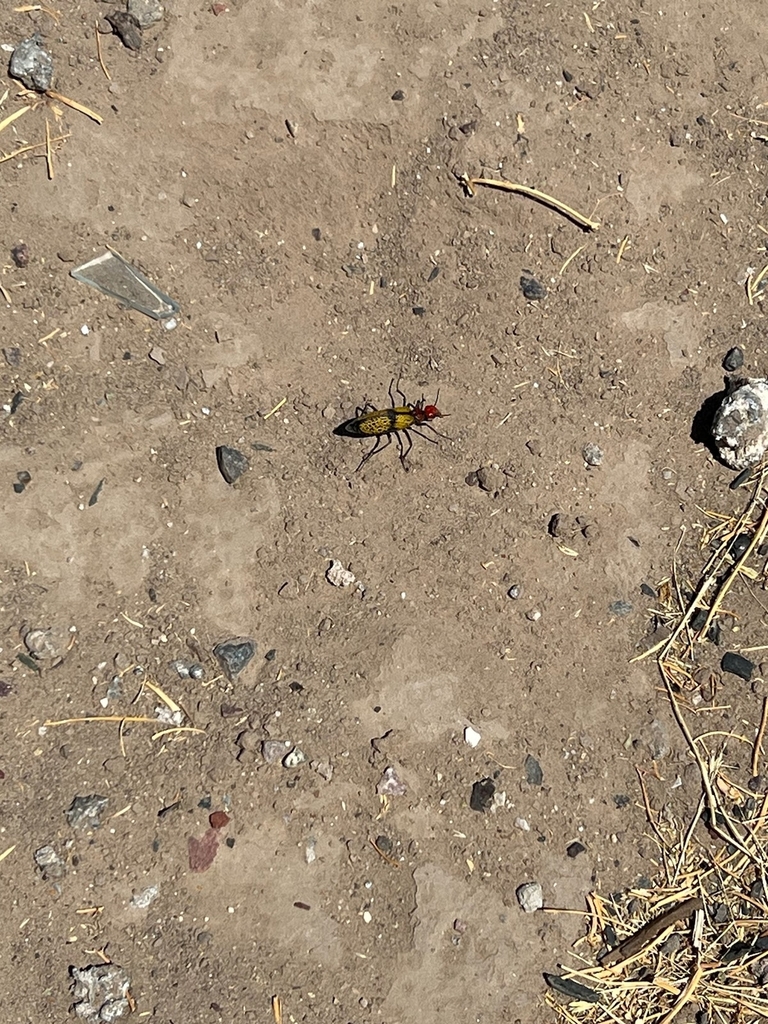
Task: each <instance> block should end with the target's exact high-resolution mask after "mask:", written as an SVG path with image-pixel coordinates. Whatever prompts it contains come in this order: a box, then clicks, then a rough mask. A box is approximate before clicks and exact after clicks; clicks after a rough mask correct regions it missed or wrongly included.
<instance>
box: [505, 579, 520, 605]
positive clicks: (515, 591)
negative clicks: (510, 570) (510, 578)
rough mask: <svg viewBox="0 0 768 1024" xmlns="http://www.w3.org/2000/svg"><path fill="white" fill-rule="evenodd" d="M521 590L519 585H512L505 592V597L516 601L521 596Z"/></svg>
mask: <svg viewBox="0 0 768 1024" xmlns="http://www.w3.org/2000/svg"><path fill="white" fill-rule="evenodd" d="M522 593H523V588H522V586H521V585H520V584H519V583H515V584H513V585H512V586H511V587H510V588H509V590H508V591H507V597H511V598H512V600H513V601H516V600H517V599H518V598H519V597H521V596H522Z"/></svg>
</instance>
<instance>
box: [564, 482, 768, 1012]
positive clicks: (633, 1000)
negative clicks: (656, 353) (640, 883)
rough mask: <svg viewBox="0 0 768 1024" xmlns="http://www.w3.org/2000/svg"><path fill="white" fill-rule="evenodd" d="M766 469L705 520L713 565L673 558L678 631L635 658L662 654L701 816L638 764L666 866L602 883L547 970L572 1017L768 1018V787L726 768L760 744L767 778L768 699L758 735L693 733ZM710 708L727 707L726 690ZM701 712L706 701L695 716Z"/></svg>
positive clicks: (767, 502)
mask: <svg viewBox="0 0 768 1024" xmlns="http://www.w3.org/2000/svg"><path fill="white" fill-rule="evenodd" d="M755 476H756V480H755V483H754V488H753V491H752V494H751V496H750V498H749V500H748V501H747V503H746V507H745V508H744V510H743V511H742V512H741V513H740V514H739V515H735V516H729V515H723V514H716V513H706V515H707V516H708V518H709V520H710V523H711V524H713V525H710V526H709V527H708V528H707V529H706V530H705V531H704V533H703V537H702V547H706V548H708V549H709V550H710V551H711V552H712V553H711V555H710V557H709V558H708V560H707V562H706V564H705V566H704V568H703V570H702V572H701V576H700V578H699V580H698V582H697V583H696V584H695V585H694V586H690V587H689V586H688V585H687V583H686V584H685V585H684V584H683V582H682V581H681V579H680V573H679V570H678V567H677V565H676V564H675V565H674V566H673V571H672V576H671V577H670V579H669V580H667V581H665V585H664V586H663V587H662V588H661V592H660V605H661V607H660V609H659V611H658V614H657V617H658V618H659V619H660V620H662V622H663V624H664V625H665V627H666V628H667V629H668V630H669V632H668V633H667V635H666V639H664V640H663V641H661V642H660V643H658V644H655V645H653V646H651V647H650V648H649V649H648V650H646V651H645V652H644V653H643V654H641V655H639V656H638V659H636V660H639V659H643V658H648V657H651V656H654V657H655V659H656V662H657V665H658V668H659V672H660V675H661V679H662V682H663V684H664V690H665V692H666V694H667V698H668V700H669V704H670V708H671V711H672V714H673V716H674V718H675V721H676V722H677V725H678V726H679V728H680V730H681V732H682V734H683V736H684V738H685V741H686V743H687V745H688V748H689V751H690V754H691V757H692V759H693V761H694V762H695V764H696V766H697V768H698V771H699V775H700V779H701V795H700V799H699V801H698V804H697V806H696V807H695V808H694V809H693V811H692V813H691V815H690V817H689V819H688V820H687V821H681V820H678V819H677V818H676V817H675V816H673V815H672V813H671V812H670V810H669V809H668V808H664V809H662V810H654V809H653V807H652V806H651V802H650V799H649V796H648V791H647V788H646V786H645V781H644V778H643V774H642V773H640V772H639V771H638V775H639V778H640V783H641V791H642V794H643V801H644V804H645V809H646V814H647V817H648V822H649V825H650V829H651V831H650V837H651V839H652V840H653V842H654V843H655V844H656V847H657V850H658V861H659V863H660V865H661V866H662V870H663V877H662V879H661V880H660V881H659V883H658V884H656V885H653V886H651V885H649V886H648V887H647V888H635V889H629V890H628V891H626V892H624V893H622V894H614V895H612V896H610V897H609V896H605V895H601V894H599V893H591V894H590V896H589V898H588V901H587V902H588V908H589V910H588V914H587V921H588V931H587V934H586V935H585V936H584V937H582V938H581V939H579V940H578V941H577V943H576V944H575V946H574V949H573V951H572V956H573V959H574V961H575V963H574V964H569V965H568V966H564V967H563V968H562V969H561V972H560V974H558V975H555V976H552V975H547V976H546V978H547V982H548V984H549V986H550V988H551V989H552V992H551V993H550V994H549V995H548V997H547V1001H548V1002H549V1003H550V1005H551V1006H552V1007H553V1009H554V1011H555V1014H556V1016H557V1018H558V1019H559V1020H560V1021H567V1022H568V1024H617V1022H621V1024H625V1022H626V1024H628V1022H633V1024H672V1022H673V1021H677V1022H678V1024H682V1022H686V1024H688V1022H690V1021H693V1020H707V1021H708V1022H709V1024H758V1022H761V1024H762V1022H764V1021H765V1020H768V834H767V832H766V823H768V792H758V793H756V794H755V793H753V792H752V791H751V789H750V788H749V787H748V786H746V785H741V784H740V783H739V782H738V780H736V779H734V778H733V777H732V775H733V773H734V772H735V769H733V768H732V767H730V768H729V767H727V764H728V758H727V750H728V747H729V746H730V747H733V746H734V745H736V744H739V745H740V744H748V745H750V746H751V751H750V753H751V759H750V769H751V772H752V776H753V780H755V782H757V785H756V786H755V788H757V789H758V790H761V789H763V788H764V787H763V786H762V785H761V784H760V783H759V780H757V779H756V777H757V775H758V770H759V767H760V763H761V759H762V758H763V757H764V753H765V752H764V751H763V742H764V736H765V731H766V724H767V722H768V701H764V702H763V708H762V715H761V719H760V722H759V724H757V725H756V726H755V735H754V740H750V739H748V738H747V737H746V736H742V735H738V734H736V733H733V732H730V733H724V732H723V731H722V730H718V729H709V728H708V726H707V725H706V724H705V726H704V730H703V731H701V732H699V733H697V734H696V735H694V731H695V730H693V729H692V728H691V726H690V725H689V722H688V718H689V717H691V715H690V711H691V710H692V705H691V704H690V703H689V702H688V694H690V693H691V691H692V690H693V689H694V688H695V686H696V683H695V682H694V680H693V678H692V673H693V670H694V665H695V658H694V654H695V652H696V648H697V647H698V645H700V644H702V643H704V642H705V640H706V637H707V634H708V633H709V632H710V629H711V628H712V627H713V625H716V619H717V616H718V614H719V613H722V612H724V611H725V610H726V606H725V604H724V602H725V600H726V598H727V597H729V598H730V600H731V601H734V600H736V599H737V598H738V595H739V592H740V590H739V584H743V583H746V584H747V585H749V584H751V583H752V582H754V581H755V580H756V579H758V578H760V574H759V573H757V572H756V571H755V569H753V568H752V567H751V566H750V565H749V564H748V563H749V562H750V560H753V561H754V556H755V554H756V553H757V552H758V550H759V549H760V548H761V545H762V544H763V542H764V541H765V538H766V536H767V535H768V491H766V486H765V485H766V482H767V477H768V474H767V472H766V469H765V468H764V467H763V468H759V469H758V470H757V471H756V474H755ZM745 535H746V536H748V537H749V542H748V543H747V544H746V546H745V547H744V545H743V544H741V545H738V546H737V547H736V554H735V555H734V543H733V542H734V541H735V540H736V538H737V537H744V536H745ZM740 547H744V550H743V551H739V548H740ZM675 561H676V560H675ZM689 593H692V594H693V596H692V597H691V598H690V599H688V600H685V599H684V595H686V594H689ZM710 710H717V706H716V704H715V702H714V701H713V706H712V708H711V709H710ZM701 715H702V709H701V708H698V709H697V712H696V721H697V722H698V721H700V720H701V717H700V716H701ZM692 720H693V719H692ZM731 760H732V759H731ZM754 784H755V783H753V785H754ZM565 1000H567V1001H565Z"/></svg>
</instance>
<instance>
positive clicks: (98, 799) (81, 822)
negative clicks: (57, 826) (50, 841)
mask: <svg viewBox="0 0 768 1024" xmlns="http://www.w3.org/2000/svg"><path fill="white" fill-rule="evenodd" d="M108 803H109V797H106V796H98V795H96V794H95V793H94V794H91V795H90V796H76V797H75V799H74V800H73V801H72V803H71V804H70V805H69V808H68V809H67V812H66V813H67V821H68V822H69V824H70V825H71V826H72V828H82V829H86V828H98V827H99V826H100V825H101V818H100V815H101V812H102V811H103V810H105V808H106V806H107V804H108Z"/></svg>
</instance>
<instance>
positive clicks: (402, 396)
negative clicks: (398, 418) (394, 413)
mask: <svg viewBox="0 0 768 1024" xmlns="http://www.w3.org/2000/svg"><path fill="white" fill-rule="evenodd" d="M392 383H393V384H394V380H393V381H392ZM397 394H398V395H400V397H401V398H402V400H403V405H408V399H407V398H406V397H405V395H404V394H403V392H402V391H401V390H400V379H399V378H398V381H397ZM390 397H391V396H390ZM394 404H395V400H394V398H393V399H392V405H394Z"/></svg>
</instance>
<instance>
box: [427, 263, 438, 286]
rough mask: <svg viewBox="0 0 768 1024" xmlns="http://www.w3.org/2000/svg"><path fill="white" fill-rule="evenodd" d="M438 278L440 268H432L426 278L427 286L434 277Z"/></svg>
mask: <svg viewBox="0 0 768 1024" xmlns="http://www.w3.org/2000/svg"><path fill="white" fill-rule="evenodd" d="M439 276H440V267H432V269H431V270H430V272H429V277H428V278H427V284H431V283H432V282H433V281H434V280H435V278H436V277H439Z"/></svg>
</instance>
